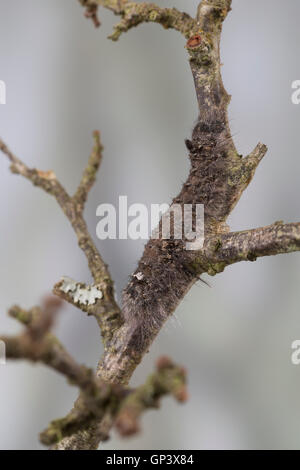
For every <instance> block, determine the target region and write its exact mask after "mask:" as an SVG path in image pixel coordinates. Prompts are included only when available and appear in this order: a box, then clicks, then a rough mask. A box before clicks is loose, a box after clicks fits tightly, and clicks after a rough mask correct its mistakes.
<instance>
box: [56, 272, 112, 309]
mask: <svg viewBox="0 0 300 470" xmlns="http://www.w3.org/2000/svg"><path fill="white" fill-rule="evenodd" d="M59 289H60V290H61V291H62V292H64V293H65V294H68V295H69V296H71V297H72V299H73V301H74V303H76V304H77V303H79V304H82V305H94V304H95V303H96V301H97V300H98V299H102V298H103V292H102V290H101V289H99V287H98V286H84V287H83V284H81V283H79V282H76V281H74V280H73V279H71V278H69V277H66V276H64V277H63V278H62V280H61V285H60V287H59Z"/></svg>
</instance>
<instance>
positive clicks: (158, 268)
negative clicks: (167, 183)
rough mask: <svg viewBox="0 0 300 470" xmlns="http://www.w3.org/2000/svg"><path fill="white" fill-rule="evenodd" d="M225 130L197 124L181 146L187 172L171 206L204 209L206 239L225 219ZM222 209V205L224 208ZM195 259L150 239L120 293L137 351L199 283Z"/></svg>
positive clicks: (177, 244)
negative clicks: (184, 147)
mask: <svg viewBox="0 0 300 470" xmlns="http://www.w3.org/2000/svg"><path fill="white" fill-rule="evenodd" d="M228 139H229V136H228V135H227V131H226V124H225V122H224V121H223V122H222V120H218V119H217V120H215V119H214V121H213V124H210V123H209V122H207V121H199V122H198V123H197V125H196V127H195V129H194V131H193V134H192V140H191V141H186V145H187V148H188V150H189V152H190V161H191V168H190V173H189V176H188V178H187V181H186V182H185V183H184V184H183V187H182V190H181V192H180V194H179V195H178V196H177V197H176V198H174V199H173V203H174V204H181V205H183V204H196V203H198V204H204V210H205V225H206V228H205V230H206V233H207V231H208V230H209V226H210V223H212V221H220V222H222V221H223V219H224V199H226V198H227V199H228V198H229V199H230V194H227V192H228V189H227V188H228V185H227V184H225V178H226V174H227V173H228V171H227V165H228V159H226V155H227V151H228V145H227V143H228ZM225 206H226V205H225ZM194 259H195V253H194V252H192V251H187V250H186V249H185V243H184V240H175V239H169V240H163V239H151V240H150V241H149V242H148V243H147V245H146V246H145V250H144V253H143V256H142V258H141V260H140V262H139V264H138V267H137V270H136V271H135V273H134V274H133V275H132V276H131V279H130V282H129V284H128V286H127V288H126V289H125V291H124V292H123V313H124V317H125V321H126V323H127V324H128V325H130V327H131V329H132V331H133V332H134V333H133V339H132V341H133V343H132V345H133V346H134V348H136V349H137V350H141V349H144V348H145V346H146V347H147V346H148V345H149V344H150V343H151V341H152V340H153V338H154V337H155V335H156V334H157V332H158V331H159V330H160V328H161V327H162V325H163V324H164V323H165V321H166V320H167V318H168V317H169V316H170V315H172V313H173V312H174V310H175V308H176V307H177V305H178V303H179V302H180V300H181V299H182V298H183V297H184V295H185V293H186V292H187V291H188V290H189V288H190V287H191V286H192V284H193V283H194V282H195V281H196V280H197V279H198V278H199V277H198V275H197V274H196V273H195V271H194V270H193V269H192V268H191V265H192V263H193V260H194Z"/></svg>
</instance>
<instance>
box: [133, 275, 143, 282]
mask: <svg viewBox="0 0 300 470" xmlns="http://www.w3.org/2000/svg"><path fill="white" fill-rule="evenodd" d="M133 277H135V278H136V279H137V280H138V281H142V280H143V279H144V274H143V273H136V274H134V275H133Z"/></svg>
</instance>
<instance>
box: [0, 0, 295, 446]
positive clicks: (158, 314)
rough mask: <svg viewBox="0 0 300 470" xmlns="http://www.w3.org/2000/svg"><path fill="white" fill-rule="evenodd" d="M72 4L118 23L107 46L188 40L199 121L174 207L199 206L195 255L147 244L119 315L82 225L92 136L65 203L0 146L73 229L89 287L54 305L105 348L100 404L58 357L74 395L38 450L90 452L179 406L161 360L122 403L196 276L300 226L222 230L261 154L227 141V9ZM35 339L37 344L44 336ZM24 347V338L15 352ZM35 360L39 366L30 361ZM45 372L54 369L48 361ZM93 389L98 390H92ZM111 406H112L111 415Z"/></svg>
mask: <svg viewBox="0 0 300 470" xmlns="http://www.w3.org/2000/svg"><path fill="white" fill-rule="evenodd" d="M79 1H80V3H81V4H82V6H84V7H85V9H86V16H87V17H89V18H91V19H92V20H93V22H94V24H95V25H96V26H98V25H99V24H100V22H99V20H98V10H99V7H100V8H101V7H103V8H108V9H110V10H112V11H113V12H114V13H115V14H117V15H120V16H121V22H120V23H119V24H117V25H116V27H115V31H114V33H113V34H112V36H111V39H113V40H117V39H118V38H119V36H120V34H121V33H123V32H125V31H128V30H129V29H130V28H132V27H133V26H137V25H138V24H140V23H143V22H149V21H152V22H156V23H159V24H161V25H162V26H164V27H165V28H173V29H176V30H177V31H179V32H181V33H182V34H183V35H184V36H185V38H186V39H187V43H186V49H187V53H188V57H189V61H190V65H191V71H192V74H193V77H194V82H195V89H196V96H197V100H198V105H199V116H198V120H197V123H196V125H195V128H194V130H193V132H192V136H191V139H190V140H187V141H186V145H187V149H188V151H189V158H190V164H191V167H190V173H189V176H188V178H187V180H186V182H185V183H184V185H183V187H182V190H181V192H180V193H179V194H178V196H176V197H175V198H174V199H173V203H174V204H179V205H181V206H183V205H184V204H193V205H195V204H203V205H204V214H205V242H204V246H203V248H202V249H200V250H195V251H188V250H186V249H185V240H177V239H172V238H171V239H170V240H162V239H152V240H150V241H149V242H148V244H147V245H146V247H145V251H144V253H143V256H142V258H141V260H140V261H139V263H138V267H137V270H136V271H135V273H134V274H133V275H132V277H131V279H130V281H129V284H128V286H127V287H126V289H125V291H124V294H123V305H122V308H120V307H119V306H118V305H117V303H116V301H115V298H114V293H113V282H112V280H111V277H110V275H109V272H108V269H107V267H106V265H105V264H104V262H103V260H102V258H101V256H100V254H99V253H98V251H97V249H96V247H95V244H94V243H93V241H92V239H91V237H90V235H89V233H88V230H87V227H86V223H85V221H84V218H83V208H84V204H85V202H86V199H87V195H88V191H89V189H90V188H91V186H92V184H93V182H94V180H95V173H96V171H97V169H98V167H99V164H100V161H101V143H100V140H99V135H98V134H95V148H94V150H93V152H92V155H91V157H90V160H89V163H88V166H87V168H86V170H85V172H84V174H83V177H82V180H81V183H80V185H79V188H78V190H77V192H76V193H75V195H74V196H73V197H70V196H69V195H68V194H67V193H66V191H65V190H64V189H63V187H62V186H61V185H60V183H59V182H58V181H57V179H56V177H55V175H54V173H53V172H41V171H39V170H31V169H28V168H27V167H26V166H25V165H24V164H23V163H22V162H21V161H20V160H19V159H17V158H16V157H15V156H14V155H13V154H12V153H11V152H10V151H9V149H8V148H7V147H6V145H5V144H4V143H3V142H2V141H0V150H2V152H4V154H6V155H7V157H8V158H9V159H10V161H11V163H12V171H13V172H15V173H19V174H21V175H23V176H25V177H26V178H28V179H29V180H31V181H32V182H33V184H35V185H37V186H40V187H41V188H42V189H44V190H46V191H48V192H49V193H50V194H52V195H53V196H54V197H55V198H56V200H57V202H58V204H59V205H60V206H61V208H62V209H63V211H64V213H65V215H66V216H67V218H68V219H69V221H70V222H71V224H72V226H73V229H74V231H75V233H76V235H77V237H78V242H79V246H80V247H81V249H82V250H83V252H84V253H85V255H86V258H87V261H88V263H89V267H90V270H91V273H92V275H93V278H94V284H93V286H86V285H85V284H83V283H76V282H75V281H71V282H70V285H71V287H70V288H69V287H68V288H65V281H64V280H62V281H60V282H58V283H57V284H56V285H55V287H54V293H55V294H56V295H58V296H59V297H62V298H63V299H65V300H67V301H68V302H70V303H72V304H73V305H75V306H76V307H79V308H80V309H81V310H82V311H84V312H87V313H88V314H89V315H93V316H95V318H96V320H97V322H98V324H99V326H100V329H101V333H102V337H103V340H104V347H105V350H104V354H103V357H102V358H101V359H100V362H99V365H98V368H97V377H98V379H97V378H96V377H94V376H93V377H92V379H89V380H92V382H89V384H90V385H89V387H90V386H92V387H96V390H97V391H98V392H99V394H100V397H101V399H100V398H99V401H98V402H97V400H96V401H95V400H91V393H86V388H84V387H83V386H82V385H81V383H82V377H81V374H82V373H83V374H84V377H85V376H86V371H85V369H82V368H78V367H77V366H76V365H74V363H73V362H72V360H71V359H70V358H69V356H67V355H66V354H67V353H65V352H61V353H60V357H64V360H65V362H64V364H66V361H67V362H68V361H69V366H70V370H73V373H72V376H74V375H75V380H74V381H75V383H76V384H77V385H78V386H79V388H80V390H81V392H80V396H79V398H78V400H77V401H76V403H75V405H74V408H73V410H72V411H71V412H70V414H69V415H68V416H67V417H66V418H63V419H62V420H57V421H55V422H53V423H52V424H50V427H49V428H48V430H46V431H45V432H44V433H43V434H42V440H43V442H45V443H47V444H48V445H54V447H53V448H54V449H58V450H66V449H74V450H76V449H97V448H98V445H99V442H100V441H101V440H104V439H106V438H107V436H108V435H109V431H110V429H111V428H112V426H113V425H116V426H117V428H118V429H119V431H121V432H122V434H131V433H133V432H135V431H136V430H137V429H138V423H137V421H138V418H139V416H140V414H141V413H142V412H143V411H144V410H145V409H146V408H149V407H152V406H155V405H156V402H157V400H158V398H159V397H160V396H163V395H164V394H165V393H171V394H173V395H174V396H175V397H176V398H177V399H178V400H179V401H183V399H185V395H186V392H185V388H184V384H185V374H184V372H183V370H182V369H180V368H176V366H174V365H172V364H171V363H169V362H168V361H166V360H164V361H162V362H160V364H159V366H158V372H157V374H158V375H154V376H152V377H150V378H149V380H148V382H147V383H146V384H145V385H144V386H142V387H140V388H139V389H137V390H136V391H134V392H132V393H130V391H129V390H128V389H126V385H127V384H128V383H129V380H130V378H131V375H132V373H133V371H134V370H135V368H136V367H137V365H138V364H139V363H140V361H141V360H142V358H143V356H144V354H145V353H146V352H147V350H148V349H149V347H150V345H151V343H152V341H153V340H154V339H155V337H156V336H157V334H158V333H159V331H160V329H161V328H162V326H163V325H164V323H165V322H166V320H167V319H168V318H169V317H170V315H172V313H173V312H174V310H175V309H176V307H177V305H178V304H179V302H180V301H181V300H182V299H183V297H184V296H185V294H186V293H187V291H188V290H189V289H190V288H191V286H192V285H193V284H194V282H195V281H196V280H197V279H199V276H200V275H201V274H203V273H208V274H210V275H215V274H217V273H219V272H221V271H223V270H224V269H225V267H226V266H228V265H230V264H233V263H236V262H239V261H254V260H255V259H256V258H257V257H260V256H268V255H275V254H279V253H289V252H291V251H299V249H300V224H299V223H294V224H286V225H285V224H283V223H281V222H278V223H275V224H273V225H271V226H269V227H264V228H258V229H253V230H248V231H244V232H237V233H230V231H229V227H228V226H227V224H226V220H227V218H228V216H229V215H230V213H231V212H232V210H233V209H234V207H235V205H236V204H237V202H238V201H239V198H240V197H241V195H242V193H243V191H244V190H245V189H246V187H247V186H248V184H249V183H250V181H251V179H252V178H253V176H254V173H255V170H256V168H257V166H258V164H259V162H260V161H261V159H262V158H263V157H264V155H265V153H266V151H267V148H266V146H265V145H263V144H258V145H257V146H256V147H255V149H254V150H253V152H252V153H251V154H250V155H248V156H246V157H242V156H241V155H239V154H238V152H237V150H236V148H235V145H234V142H233V140H232V137H231V133H230V128H229V124H228V115H227V107H228V104H229V101H230V96H229V95H228V94H227V92H226V90H225V89H224V86H223V82H222V77H221V72H220V64H221V61H220V37H221V31H222V24H223V21H224V20H225V18H226V16H227V14H228V13H229V11H230V8H231V0H202V2H201V3H200V4H199V7H198V11H197V15H196V18H191V17H190V16H189V15H187V14H186V13H182V12H179V11H178V10H176V9H174V8H160V7H158V6H156V5H155V4H152V3H151V4H150V3H145V2H142V3H137V2H130V1H128V0H79ZM137 273H138V275H137ZM76 289H80V292H81V291H83V292H85V291H86V292H87V293H90V292H91V291H92V290H93V289H97V290H98V292H101V296H100V295H99V298H97V300H96V301H95V302H92V303H91V304H85V303H80V302H79V301H78V298H77V297H75V296H74V292H77V291H76ZM26 335H28V332H27V333H26ZM43 338H44V339H43V341H44V340H45V336H43ZM47 338H48V339H47V341H49V337H48V336H47ZM5 340H6V341H8V344H9V345H10V346H9V351H10V353H9V355H10V356H11V357H12V358H19V357H22V356H23V357H27V358H28V359H31V360H33V358H32V354H31V353H30V354H29V352H28V350H27V349H26V348H25V349H20V347H21V346H20V345H19V343H18V341H19V340H20V338H19V339H18V338H17V339H15V338H14V339H10V340H9V339H8V338H6V339H5ZM23 341H24V338H23V337H22V339H21V343H22V345H23ZM31 346H32V345H31ZM22 347H23V346H22ZM50 358H51V355H50ZM37 359H39V360H43V359H42V357H40V358H39V357H38V358H37V357H36V356H35V360H37ZM44 362H45V363H46V364H47V365H50V366H53V362H52V361H51V360H49V356H47V360H44ZM64 368H65V366H64ZM60 369H62V367H60ZM74 371H75V372H74ZM60 372H63V373H65V375H66V376H67V377H69V375H70V374H69V372H68V371H66V372H64V371H63V370H60ZM97 380H100V381H101V382H100V385H99V382H97ZM91 384H92V385H91ZM105 384H109V387H110V388H106V387H105ZM115 386H116V387H119V386H121V388H114V387H115ZM124 387H125V388H124ZM96 395H97V394H96ZM146 396H147V400H146V399H145V397H146ZM112 399H113V400H115V401H114V403H115V402H117V406H115V407H112Z"/></svg>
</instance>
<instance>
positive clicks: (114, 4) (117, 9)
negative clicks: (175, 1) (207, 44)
mask: <svg viewBox="0 0 300 470" xmlns="http://www.w3.org/2000/svg"><path fill="white" fill-rule="evenodd" d="M79 2H80V3H81V5H82V6H83V7H85V8H86V16H87V17H89V18H91V19H92V20H93V22H94V24H95V25H96V26H99V25H100V21H99V19H98V17H97V9H98V7H99V6H101V7H104V8H107V9H109V10H111V11H113V12H114V13H115V14H116V15H120V16H121V17H122V19H121V21H120V23H118V24H117V25H116V26H115V27H114V32H113V34H112V35H111V36H109V37H110V39H112V40H113V41H117V40H118V39H119V37H120V36H121V34H122V33H124V32H126V31H128V30H129V29H131V28H133V27H134V26H138V25H139V24H141V23H149V22H152V23H159V24H161V25H162V26H163V27H164V28H166V29H168V28H173V29H175V30H177V31H179V32H180V33H182V34H183V35H184V36H185V37H186V38H189V37H190V36H191V35H192V34H193V31H195V30H196V28H197V24H196V21H195V20H194V19H193V18H191V17H190V16H189V15H188V14H187V13H184V12H181V11H178V10H177V9H176V8H161V7H159V6H157V5H156V4H155V3H148V2H142V3H137V2H131V1H129V0H79Z"/></svg>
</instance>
